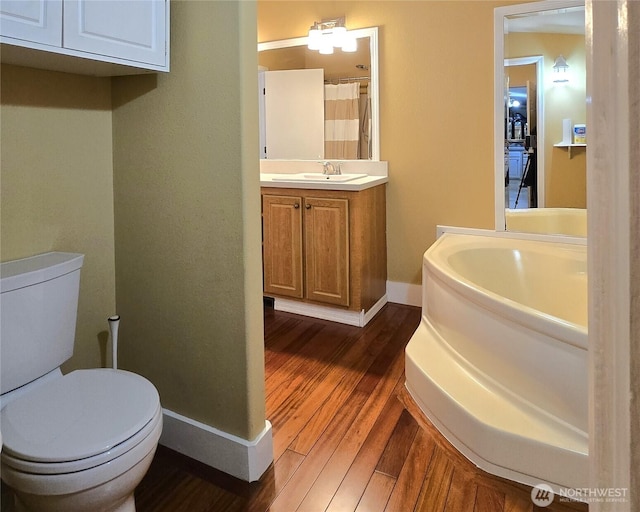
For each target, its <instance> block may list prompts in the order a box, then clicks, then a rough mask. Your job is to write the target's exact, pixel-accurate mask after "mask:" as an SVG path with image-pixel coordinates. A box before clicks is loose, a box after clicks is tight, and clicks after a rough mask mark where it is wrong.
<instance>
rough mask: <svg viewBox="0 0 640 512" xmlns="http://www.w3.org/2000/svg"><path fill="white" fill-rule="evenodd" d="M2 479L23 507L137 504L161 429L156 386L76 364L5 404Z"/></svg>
mask: <svg viewBox="0 0 640 512" xmlns="http://www.w3.org/2000/svg"><path fill="white" fill-rule="evenodd" d="M1 416H2V419H1V423H2V426H1V431H2V433H3V442H4V446H3V450H2V458H1V460H2V462H1V466H2V479H3V480H4V481H5V482H6V483H7V484H8V485H9V486H11V487H12V488H13V490H14V492H15V494H16V498H17V500H16V503H17V506H18V509H19V510H20V509H22V510H30V511H41V512H49V511H66V512H75V511H92V512H110V511H122V512H125V511H126V512H132V511H135V505H134V500H133V491H134V489H135V488H136V486H137V485H138V483H140V481H141V480H142V478H143V477H144V475H145V473H146V471H147V469H148V467H149V464H150V463H151V459H152V458H153V454H154V453H155V449H156V446H157V443H158V439H159V437H160V433H161V431H162V409H161V407H160V400H159V397H158V393H157V391H156V389H155V387H154V386H153V385H152V384H151V383H150V382H149V381H147V380H146V379H144V378H143V377H140V376H139V375H136V374H133V373H130V372H126V371H122V370H110V369H97V370H77V371H74V372H71V373H70V374H68V375H65V376H64V377H60V378H58V379H55V380H53V381H52V382H50V383H49V384H48V385H47V386H40V387H38V388H37V389H34V390H33V391H30V392H29V393H26V394H25V395H23V396H22V397H20V398H18V399H16V400H14V401H12V402H11V403H9V404H8V405H7V406H6V407H5V408H4V409H3V410H2V414H1Z"/></svg>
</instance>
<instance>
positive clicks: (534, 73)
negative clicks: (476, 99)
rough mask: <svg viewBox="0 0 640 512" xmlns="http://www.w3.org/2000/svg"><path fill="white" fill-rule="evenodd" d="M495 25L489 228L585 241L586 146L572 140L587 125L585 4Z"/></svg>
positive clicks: (561, 3)
mask: <svg viewBox="0 0 640 512" xmlns="http://www.w3.org/2000/svg"><path fill="white" fill-rule="evenodd" d="M494 21H495V41H494V43H495V63H496V69H495V118H494V119H495V121H494V122H495V136H494V137H495V162H496V174H495V199H496V229H497V230H501V231H502V230H505V229H507V230H513V231H529V232H536V233H553V234H565V235H576V236H585V235H586V143H580V144H575V143H574V139H573V135H572V134H573V128H574V127H575V125H581V124H584V123H585V120H586V65H585V39H584V32H585V22H584V2H582V1H580V0H575V1H573V0H558V1H553V2H540V3H533V4H521V5H513V6H507V7H501V8H497V9H496V10H495V20H494ZM561 55H562V56H563V57H564V58H566V61H567V64H568V66H569V68H568V72H567V73H566V74H563V75H562V78H563V79H565V78H568V81H562V82H561V81H559V80H558V78H557V77H558V73H557V72H555V71H554V68H553V66H554V63H555V62H556V59H557V58H558V57H559V56H561ZM579 142H581V141H579ZM534 209H535V210H534ZM540 210H544V211H540Z"/></svg>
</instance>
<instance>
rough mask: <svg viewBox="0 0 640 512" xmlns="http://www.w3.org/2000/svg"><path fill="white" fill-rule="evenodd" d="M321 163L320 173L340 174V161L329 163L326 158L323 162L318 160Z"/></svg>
mask: <svg viewBox="0 0 640 512" xmlns="http://www.w3.org/2000/svg"><path fill="white" fill-rule="evenodd" d="M319 163H321V164H322V174H326V175H332V174H342V170H341V169H340V162H337V163H335V164H334V163H331V162H329V161H328V160H326V161H324V162H319Z"/></svg>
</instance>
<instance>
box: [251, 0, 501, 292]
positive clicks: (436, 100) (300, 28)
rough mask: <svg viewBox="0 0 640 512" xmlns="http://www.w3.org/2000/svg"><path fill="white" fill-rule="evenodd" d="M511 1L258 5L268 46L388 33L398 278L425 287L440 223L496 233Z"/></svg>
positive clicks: (267, 1) (390, 218)
mask: <svg viewBox="0 0 640 512" xmlns="http://www.w3.org/2000/svg"><path fill="white" fill-rule="evenodd" d="M506 3H508V2H505V1H502V2H501V1H495V2H491V1H483V2H475V1H457V2H450V1H449V2H448V1H422V2H402V1H379V2H378V1H376V2H357V1H353V2H352V1H344V2H342V1H341V2H336V1H330V2H306V1H293V2H286V1H285V2H280V1H271V0H261V1H259V2H258V40H259V41H271V40H277V39H285V38H290V37H300V36H305V35H306V33H307V31H308V29H309V26H310V25H311V24H312V23H313V22H314V21H319V20H321V19H324V18H332V17H336V16H342V15H345V16H346V25H347V27H348V28H364V27H372V26H378V27H380V30H379V39H380V42H379V48H380V130H381V134H380V138H381V148H380V153H381V160H387V161H388V162H389V176H390V182H389V185H388V188H387V192H388V195H387V197H388V199H387V204H388V208H387V212H388V213H387V242H388V276H389V280H391V281H399V282H405V283H413V284H419V283H420V282H421V258H422V254H423V253H424V251H425V250H426V249H427V248H428V247H429V245H431V244H432V243H433V242H434V240H435V236H436V225H437V224H449V225H457V226H470V227H479V228H489V229H493V227H494V197H493V180H494V165H493V9H494V7H497V6H500V5H504V4H506Z"/></svg>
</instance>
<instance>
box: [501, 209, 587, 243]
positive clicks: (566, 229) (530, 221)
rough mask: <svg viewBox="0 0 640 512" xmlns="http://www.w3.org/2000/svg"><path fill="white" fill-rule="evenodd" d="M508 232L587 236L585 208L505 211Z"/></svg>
mask: <svg viewBox="0 0 640 512" xmlns="http://www.w3.org/2000/svg"><path fill="white" fill-rule="evenodd" d="M505 221H506V227H507V231H519V232H522V233H542V234H549V235H553V234H560V235H569V236H582V237H585V236H587V210H586V209H584V208H523V209H519V210H513V209H509V208H507V209H506V210H505Z"/></svg>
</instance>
